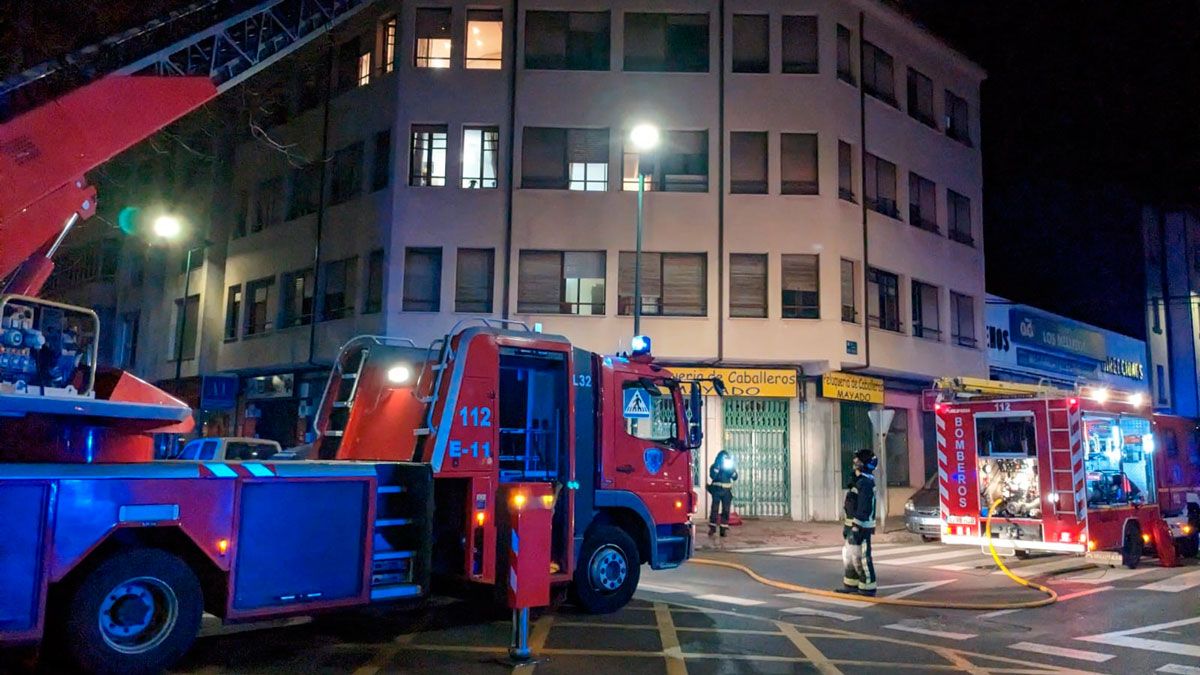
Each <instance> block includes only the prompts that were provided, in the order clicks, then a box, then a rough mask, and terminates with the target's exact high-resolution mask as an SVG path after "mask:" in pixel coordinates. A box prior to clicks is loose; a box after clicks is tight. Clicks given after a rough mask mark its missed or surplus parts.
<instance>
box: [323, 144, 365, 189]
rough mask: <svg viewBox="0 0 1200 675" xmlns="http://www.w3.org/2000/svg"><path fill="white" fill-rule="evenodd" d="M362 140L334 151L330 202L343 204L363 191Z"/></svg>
mask: <svg viewBox="0 0 1200 675" xmlns="http://www.w3.org/2000/svg"><path fill="white" fill-rule="evenodd" d="M362 160H363V144H362V141H359V142H358V143H355V144H353V145H349V146H346V147H344V148H342V149H341V150H338V151H337V152H335V153H333V166H332V167H331V169H332V171H333V178H332V179H331V185H330V186H329V203H330V204H341V203H342V202H344V201H349V200H351V199H354V198H355V197H357V196H358V195H359V194H360V193H361V192H362V163H363V161H362Z"/></svg>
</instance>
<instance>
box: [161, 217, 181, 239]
mask: <svg viewBox="0 0 1200 675" xmlns="http://www.w3.org/2000/svg"><path fill="white" fill-rule="evenodd" d="M181 232H183V223H182V222H181V221H180V220H179V217H178V216H172V215H170V214H163V215H161V216H159V217H158V218H155V219H154V234H155V235H156V236H158V237H162V238H163V239H175V238H176V237H178V236H179V234H180V233H181Z"/></svg>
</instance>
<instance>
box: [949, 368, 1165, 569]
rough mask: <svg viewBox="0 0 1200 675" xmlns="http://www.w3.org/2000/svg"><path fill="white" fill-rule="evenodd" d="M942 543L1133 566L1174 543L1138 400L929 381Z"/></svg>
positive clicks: (1147, 421) (1152, 437)
mask: <svg viewBox="0 0 1200 675" xmlns="http://www.w3.org/2000/svg"><path fill="white" fill-rule="evenodd" d="M939 389H941V395H940V399H941V400H940V401H939V403H938V404H937V406H936V408H937V410H936V412H937V447H938V477H939V492H940V510H941V516H942V522H943V534H942V541H943V542H946V543H948V544H972V545H980V546H987V544H988V542H987V540H986V537H985V533H984V529H985V521H986V519H987V517H988V515H989V511H990V509H992V508H993V504H998V505H997V506H996V507H995V513H992V514H991V515H992V517H993V521H992V531H991V537H992V543H993V544H994V545H995V547H996V548H997V549H999V550H1003V551H1006V552H1007V551H1013V552H1018V553H1020V552H1030V551H1048V552H1060V553H1081V554H1088V555H1090V556H1093V557H1097V558H1102V559H1108V560H1109V561H1112V562H1115V561H1116V560H1117V559H1118V557H1119V561H1120V563H1121V564H1124V565H1125V566H1128V567H1135V566H1136V565H1137V564H1138V562H1139V561H1140V559H1141V556H1142V553H1143V550H1144V547H1146V546H1147V545H1150V544H1153V545H1154V546H1155V547H1156V549H1158V551H1159V553H1160V555H1161V554H1162V553H1163V550H1162V548H1163V547H1164V546H1166V547H1173V542H1172V541H1171V535H1170V534H1169V533H1168V530H1167V527H1166V525H1165V523H1164V522H1163V516H1162V511H1161V509H1160V507H1159V502H1158V495H1159V490H1158V484H1157V472H1156V468H1155V464H1156V462H1157V461H1158V454H1157V450H1158V446H1159V441H1158V438H1157V437H1156V434H1155V428H1154V423H1153V420H1152V416H1151V414H1150V412H1149V410H1147V409H1146V407H1145V400H1144V396H1139V395H1138V394H1116V393H1113V392H1110V391H1109V390H1107V389H1101V388H1083V389H1081V390H1080V391H1077V392H1065V391H1061V390H1053V389H1048V388H1041V387H1030V386H1027V385H1015V384H1008V383H1002V382H990V381H986V380H970V379H968V378H954V379H952V380H943V381H942V382H940V383H939ZM1169 553H1170V554H1171V555H1172V557H1173V554H1174V549H1173V548H1172V549H1171V550H1170V551H1169Z"/></svg>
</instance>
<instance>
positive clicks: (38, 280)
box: [0, 0, 374, 295]
mask: <svg viewBox="0 0 1200 675" xmlns="http://www.w3.org/2000/svg"><path fill="white" fill-rule="evenodd" d="M373 1H374V0H266V1H264V2H259V3H257V4H254V5H253V6H251V7H249V8H247V9H242V10H240V11H239V7H242V6H245V5H246V4H247V3H244V2H243V3H238V2H229V1H228V0H210V1H209V2H206V3H195V5H194V6H193V7H191V8H189V10H188V11H186V12H177V13H175V14H172V15H171V16H170V17H168V19H167V20H159V21H155V22H153V23H152V24H149V25H148V26H146V27H143V29H141V30H134V31H129V32H127V33H123V34H122V35H121V36H118V37H117V38H110V39H109V40H107V41H105V42H104V43H101V44H100V45H98V46H96V47H92V48H88V49H85V50H81V51H80V52H77V53H76V54H72V55H69V56H68V57H65V58H63V59H60V60H57V61H54V62H51V63H48V64H43V65H41V66H37V67H35V68H31V69H30V70H27V71H25V72H24V73H22V74H21V75H19V76H17V77H14V78H12V79H10V80H6V81H4V82H2V83H0V120H3V119H4V118H3V116H2V115H3V114H4V113H8V114H12V113H14V112H15V113H16V114H15V116H13V117H12V118H11V119H9V120H7V121H4V122H3V123H0V279H5V278H7V281H6V283H5V284H4V287H3V292H4V293H15V294H21V295H37V294H38V292H39V291H40V290H41V288H42V286H43V284H44V283H45V282H46V279H47V278H48V277H49V276H50V273H51V271H53V268H54V265H53V262H52V260H51V259H52V256H53V255H54V253H55V251H56V250H57V249H58V247H59V246H60V245H61V243H62V241H63V239H64V238H65V237H66V235H67V233H68V232H69V231H70V229H71V228H72V227H73V226H74V225H75V224H76V223H77V222H78V221H79V220H81V219H85V218H88V217H90V216H91V215H93V214H94V213H95V210H96V191H95V188H93V187H92V186H90V185H89V184H88V183H87V181H86V179H85V174H86V173H87V172H88V171H90V170H92V169H94V168H96V167H97V166H99V165H101V164H103V163H104V162H107V161H108V160H110V159H112V158H113V157H115V156H116V155H118V154H120V153H121V152H123V151H125V150H126V149H128V148H130V147H132V146H133V145H135V144H137V143H138V142H140V141H142V140H144V139H146V138H148V137H150V136H151V135H153V134H154V133H156V132H157V131H159V130H161V129H162V128H164V127H166V126H167V125H169V124H171V123H172V122H174V121H176V120H178V119H179V118H181V117H183V116H184V115H186V114H188V113H189V112H191V111H193V110H195V109H196V108H199V107H200V106H202V105H204V104H205V103H207V102H208V101H210V100H211V99H213V98H214V97H216V96H217V95H218V94H220V93H221V92H223V91H226V90H228V89H230V88H232V87H234V86H236V85H237V84H238V83H240V82H242V81H244V80H245V79H247V78H249V77H252V76H253V75H255V74H256V73H258V72H260V71H261V70H263V69H264V68H267V67H268V66H270V65H272V64H273V63H275V62H276V61H278V60H280V59H282V58H284V57H286V56H287V55H289V54H291V53H293V52H295V51H296V50H297V49H299V48H301V47H302V46H304V45H305V44H307V43H309V42H311V41H312V40H313V39H315V38H316V37H318V36H320V35H322V34H324V33H326V32H328V31H329V30H330V29H332V28H333V27H335V26H337V25H338V24H340V23H342V22H344V21H345V20H346V19H348V18H350V17H351V16H353V15H354V14H356V13H357V12H358V11H360V10H361V9H362V8H364V7H366V6H368V5H370V4H372V2H373ZM203 12H208V13H211V14H212V15H213V17H214V19H215V20H214V21H213V22H212V23H211V25H209V26H208V27H207V28H204V29H203V30H200V31H198V32H193V31H194V26H195V24H196V20H197V18H196V17H197V14H198V13H199V14H203ZM222 16H224V18H221V17H222ZM173 27H174V28H175V29H176V30H175V31H174V32H172V28H173ZM180 29H186V30H187V31H188V32H187V34H184V35H179V34H178V33H180V32H181V30H180ZM80 79H83V80H84V81H85V83H84V84H83V85H82V86H79V87H77V88H74V89H71V90H69V91H66V93H61V92H62V90H63V88H64V87H69V86H72V85H74V84H77V83H78V82H79V81H80Z"/></svg>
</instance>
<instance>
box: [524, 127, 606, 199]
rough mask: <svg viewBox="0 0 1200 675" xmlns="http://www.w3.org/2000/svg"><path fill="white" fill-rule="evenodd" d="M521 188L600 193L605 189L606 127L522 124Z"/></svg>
mask: <svg viewBox="0 0 1200 675" xmlns="http://www.w3.org/2000/svg"><path fill="white" fill-rule="evenodd" d="M521 187H522V188H533V189H550V190H563V189H571V190H589V191H599V192H603V191H604V190H606V189H607V188H608V129H557V128H550V127H526V128H525V131H524V135H523V138H522V144H521Z"/></svg>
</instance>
